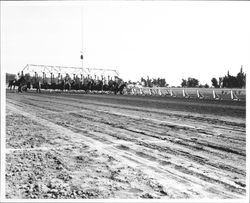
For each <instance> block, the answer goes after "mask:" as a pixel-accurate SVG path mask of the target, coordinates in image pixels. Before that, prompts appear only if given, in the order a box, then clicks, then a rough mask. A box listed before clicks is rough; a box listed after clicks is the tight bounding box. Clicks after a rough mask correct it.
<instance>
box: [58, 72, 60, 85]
mask: <svg viewBox="0 0 250 203" xmlns="http://www.w3.org/2000/svg"><path fill="white" fill-rule="evenodd" d="M59 82H60V73H58V83H59Z"/></svg>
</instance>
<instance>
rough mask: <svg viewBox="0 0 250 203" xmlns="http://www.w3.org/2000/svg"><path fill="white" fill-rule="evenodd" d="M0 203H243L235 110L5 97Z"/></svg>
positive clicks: (241, 132)
mask: <svg viewBox="0 0 250 203" xmlns="http://www.w3.org/2000/svg"><path fill="white" fill-rule="evenodd" d="M6 106H7V107H6V124H7V127H6V131H7V132H6V143H7V146H6V147H7V150H6V152H7V155H6V157H7V165H6V166H7V168H6V173H7V174H6V180H7V185H6V187H7V194H6V197H7V198H244V197H245V195H246V190H245V186H246V182H245V177H246V163H245V162H246V131H245V125H246V121H245V111H246V109H245V102H234V101H198V100H184V99H177V98H153V97H132V96H114V95H113V96H111V95H67V94H58V95H49V94H35V93H26V94H16V93H7V102H6Z"/></svg>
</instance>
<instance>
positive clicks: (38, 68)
mask: <svg viewBox="0 0 250 203" xmlns="http://www.w3.org/2000/svg"><path fill="white" fill-rule="evenodd" d="M22 73H23V74H26V73H29V74H31V73H34V74H35V76H38V75H40V74H42V75H43V77H44V74H45V77H46V74H47V75H53V76H54V75H56V74H58V76H60V75H66V74H68V75H71V76H76V75H81V76H85V77H87V76H88V77H89V76H91V77H95V78H96V77H97V78H98V77H99V76H101V77H107V78H109V77H115V76H117V77H119V73H118V71H117V70H115V69H102V68H83V67H67V66H52V65H36V64H27V65H26V66H25V67H24V68H23V69H22Z"/></svg>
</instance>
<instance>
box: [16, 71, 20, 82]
mask: <svg viewBox="0 0 250 203" xmlns="http://www.w3.org/2000/svg"><path fill="white" fill-rule="evenodd" d="M20 78H21V75H20V72H18V73H17V75H16V77H15V79H16V80H19V79H20Z"/></svg>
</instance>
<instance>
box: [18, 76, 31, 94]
mask: <svg viewBox="0 0 250 203" xmlns="http://www.w3.org/2000/svg"><path fill="white" fill-rule="evenodd" d="M15 84H16V86H18V89H17V90H18V92H23V91H25V92H27V88H28V82H27V80H26V79H25V77H24V76H21V77H20V79H18V80H17V81H16V82H15Z"/></svg>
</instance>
